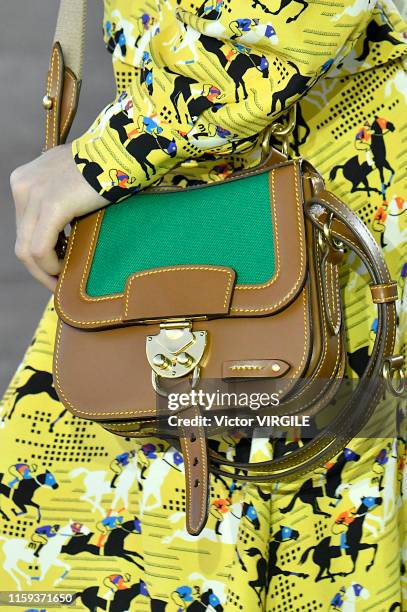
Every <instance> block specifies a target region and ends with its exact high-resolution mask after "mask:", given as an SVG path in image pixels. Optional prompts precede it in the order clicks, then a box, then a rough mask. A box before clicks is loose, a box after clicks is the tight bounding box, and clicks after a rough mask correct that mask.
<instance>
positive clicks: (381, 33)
mask: <svg viewBox="0 0 407 612" xmlns="http://www.w3.org/2000/svg"><path fill="white" fill-rule="evenodd" d="M392 32H393V30H392V28H391V27H390V26H389V24H388V23H383V24H378V23H377V22H376V21H374V20H373V21H371V22H370V23H369V24H368V26H367V28H366V35H365V38H364V40H363V50H362V53H361V54H360V55H359V57H357V58H356V60H357V61H358V62H364V61H365V59H366V58H367V56H368V55H369V52H370V43H381V42H385V41H387V42H389V43H391V44H392V45H402V44H403V43H402V42H401V41H400V40H397V38H394V37H393V36H392Z"/></svg>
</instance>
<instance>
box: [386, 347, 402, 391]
mask: <svg viewBox="0 0 407 612" xmlns="http://www.w3.org/2000/svg"><path fill="white" fill-rule="evenodd" d="M403 363H404V358H403V356H402V355H392V356H391V357H386V359H385V361H384V364H383V378H384V380H385V381H386V386H387V389H388V390H389V391H390V393H391V394H392V395H394V396H395V397H401V396H402V395H404V393H405V390H406V376H405V372H404V369H403ZM396 378H398V385H397V386H395V379H396Z"/></svg>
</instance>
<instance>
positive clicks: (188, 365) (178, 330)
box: [146, 319, 207, 395]
mask: <svg viewBox="0 0 407 612" xmlns="http://www.w3.org/2000/svg"><path fill="white" fill-rule="evenodd" d="M206 343H207V332H206V331H192V322H191V321H189V320H186V319H182V320H174V321H167V322H165V323H161V325H160V331H159V333H158V334H156V335H154V336H147V339H146V354H147V359H148V362H149V364H150V366H151V369H152V385H153V387H154V389H155V390H156V391H157V393H159V394H160V395H166V394H165V392H164V391H163V390H162V389H161V388H160V385H159V380H160V378H172V379H174V378H181V377H183V376H186V375H187V374H190V373H191V372H192V379H191V386H192V387H195V386H196V385H197V383H198V381H199V375H200V367H199V363H200V361H201V359H202V357H203V354H204V351H205V347H206Z"/></svg>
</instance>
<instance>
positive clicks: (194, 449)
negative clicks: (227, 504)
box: [180, 406, 209, 535]
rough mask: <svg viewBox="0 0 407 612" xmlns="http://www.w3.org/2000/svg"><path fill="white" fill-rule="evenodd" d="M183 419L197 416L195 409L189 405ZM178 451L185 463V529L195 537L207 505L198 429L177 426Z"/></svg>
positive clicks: (204, 459)
mask: <svg viewBox="0 0 407 612" xmlns="http://www.w3.org/2000/svg"><path fill="white" fill-rule="evenodd" d="M180 416H182V418H183V419H185V421H186V419H192V418H194V417H199V416H200V412H199V409H198V408H197V407H195V406H193V407H192V406H191V407H190V408H188V409H187V410H185V412H182V415H180ZM180 442H181V450H182V454H183V456H184V462H185V482H186V509H185V510H186V515H187V516H186V527H187V531H188V533H190V534H191V535H199V534H200V533H201V531H202V529H203V528H204V527H205V525H206V521H207V518H208V505H209V471H208V450H207V445H206V439H205V431H204V429H203V427H201V426H196V427H192V426H188V425H186V423H185V425H182V426H181V434H180Z"/></svg>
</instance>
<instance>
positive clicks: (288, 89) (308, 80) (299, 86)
mask: <svg viewBox="0 0 407 612" xmlns="http://www.w3.org/2000/svg"><path fill="white" fill-rule="evenodd" d="M331 63H332V62H326V64H324V66H323V67H322V70H321V74H323V73H324V72H326V71H327V70H328V68H329V67H330V65H331ZM287 64H289V65H290V66H292V68H294V70H295V72H294V74H293V75H292V76H291V78H290V80H289V81H288V83H287V85H286V86H285V87H284V89H282V90H281V91H276V92H275V93H274V94H273V96H272V98H271V109H270V112H269V113H267V115H268V116H269V115H273V114H274V113H275V111H276V110H277V102H280V110H281V111H283V110H284V109H285V108H286V102H287V100H289V99H290V98H292V97H293V96H298V95H299V94H301V95H303V94H304V93H306V92H307V91H308V90H309V89H310V88H311V87H312V86H313V85H315V83H316V82H317V81H318V79H319V77H320V74H318V75H304V74H301V72H300V71H299V69H298V66H296V64H294V62H291V61H287Z"/></svg>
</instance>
